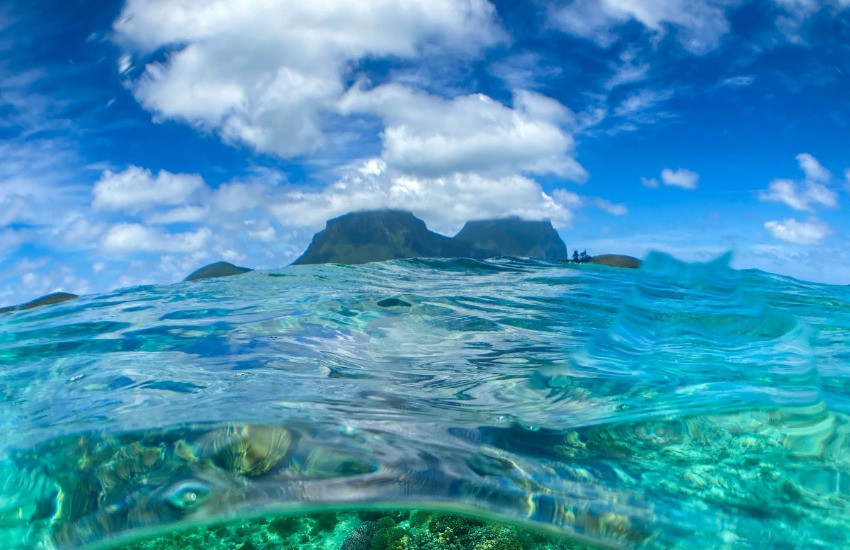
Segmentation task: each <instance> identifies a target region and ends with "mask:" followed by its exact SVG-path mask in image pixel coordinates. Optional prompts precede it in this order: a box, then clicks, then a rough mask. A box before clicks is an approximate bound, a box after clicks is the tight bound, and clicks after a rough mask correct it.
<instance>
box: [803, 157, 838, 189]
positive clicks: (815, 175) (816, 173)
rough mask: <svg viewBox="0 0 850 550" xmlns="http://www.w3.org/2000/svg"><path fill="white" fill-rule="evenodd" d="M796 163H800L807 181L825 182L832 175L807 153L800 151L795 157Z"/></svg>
mask: <svg viewBox="0 0 850 550" xmlns="http://www.w3.org/2000/svg"><path fill="white" fill-rule="evenodd" d="M796 159H797V163H799V165H800V169H801V170H802V171H803V173H804V174H805V175H806V180H807V181H813V182H817V183H827V182H828V181H829V180H830V178H832V175H831V174H830V173H829V170H827V169H826V168H824V167H823V166H821V163H819V162H818V160H817V159H816V158H815V157H813V156H812V155H810V154H808V153H800V154H799V155H797V157H796Z"/></svg>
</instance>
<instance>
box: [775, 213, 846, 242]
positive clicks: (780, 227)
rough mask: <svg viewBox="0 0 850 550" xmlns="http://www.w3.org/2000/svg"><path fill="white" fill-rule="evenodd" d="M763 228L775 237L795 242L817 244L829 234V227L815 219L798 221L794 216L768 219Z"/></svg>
mask: <svg viewBox="0 0 850 550" xmlns="http://www.w3.org/2000/svg"><path fill="white" fill-rule="evenodd" d="M764 228H765V229H767V230H768V231H769V232H770V234H771V235H773V236H774V237H776V238H777V239H780V240H783V241H788V242H791V243H795V244H805V245H811V244H817V243H819V242H820V241H821V240H823V238H824V237H826V236H827V235H829V232H830V231H829V227H827V226H826V225H825V224H823V223H822V222H819V221H817V220H811V221H809V222H798V221H797V220H795V219H794V218H786V219H784V220H782V221H768V222H765V223H764Z"/></svg>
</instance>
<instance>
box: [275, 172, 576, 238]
mask: <svg viewBox="0 0 850 550" xmlns="http://www.w3.org/2000/svg"><path fill="white" fill-rule="evenodd" d="M560 191H561V194H559V192H558V191H556V192H555V193H553V194H551V195H550V194H547V193H544V192H543V190H542V189H541V187H540V185H539V184H538V183H536V182H535V181H533V180H531V179H528V178H525V177H522V176H518V175H504V176H498V177H486V176H483V175H481V174H477V173H462V172H456V173H453V174H451V175H446V176H440V177H427V176H415V175H410V174H404V173H400V172H397V171H393V170H391V169H389V168H388V167H387V166H386V164H384V163H383V161H376V160H372V161H368V162H366V163H364V165H363V167H362V168H361V170H360V171H356V172H353V173H352V174H349V175H348V176H346V177H344V178H343V179H341V180H340V181H338V182H336V183H334V184H332V185H330V186H328V187H327V188H325V189H323V190H319V191H308V190H298V191H289V192H287V193H285V194H284V195H283V196H281V200H280V201H279V202H277V203H276V204H274V205H273V206H271V207H270V210H271V211H272V212H273V213H274V214H275V215H276V216H277V219H278V221H279V223H281V224H282V225H285V226H295V227H298V226H301V227H306V228H319V227H321V226H322V224H324V222H325V220H327V219H328V218H332V217H334V216H338V215H341V214H344V213H346V212H349V211H352V210H364V209H374V208H402V209H406V210H410V211H412V212H413V213H414V214H415V215H417V216H419V217H421V218H423V219H424V220H425V221H426V222H427V223H428V225H429V227H431V228H432V229H434V230H435V231H440V232H445V233H447V234H448V233H452V232H454V231H457V230H458V229H460V227H461V226H462V225H463V223H464V222H465V221H467V220H471V219H480V218H488V217H496V216H505V215H517V216H521V217H524V218H528V219H551V220H552V223H553V224H555V225H556V226H565V225H568V224H569V223H570V222H571V221H572V212H571V211H570V205H569V204H565V203H564V202H562V201H561V200H559V198H563V197H567V198H568V196H569V194H570V193H569V192H567V191H565V190H560ZM564 193H566V195H565V194H564Z"/></svg>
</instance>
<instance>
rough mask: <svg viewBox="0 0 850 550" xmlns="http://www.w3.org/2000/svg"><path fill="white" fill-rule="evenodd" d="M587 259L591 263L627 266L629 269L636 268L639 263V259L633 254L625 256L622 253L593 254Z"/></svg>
mask: <svg viewBox="0 0 850 550" xmlns="http://www.w3.org/2000/svg"><path fill="white" fill-rule="evenodd" d="M588 261H589V263H592V264H599V265H607V266H611V267H628V268H631V269H638V268H639V267H640V265H641V261H640V260H639V259H637V258H635V257H633V256H625V255H623V254H602V255H600V256H594V257H592V258H591V259H590V260H588Z"/></svg>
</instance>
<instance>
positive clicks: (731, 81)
mask: <svg viewBox="0 0 850 550" xmlns="http://www.w3.org/2000/svg"><path fill="white" fill-rule="evenodd" d="M755 81H756V77H755V76H753V75H742V76H732V77H729V78H726V79H724V80H722V81H721V82H720V86H721V87H725V88H747V87H749V86H752V85H753V83H754V82H755Z"/></svg>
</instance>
